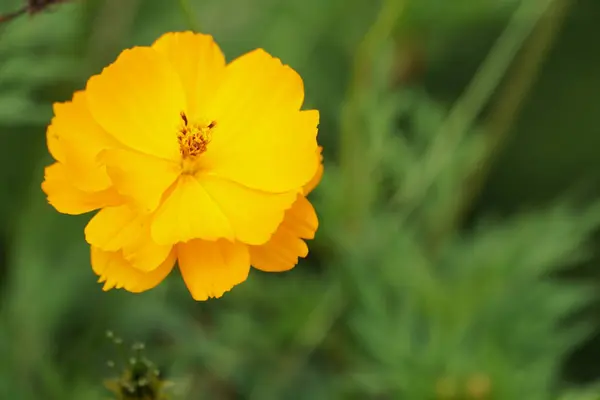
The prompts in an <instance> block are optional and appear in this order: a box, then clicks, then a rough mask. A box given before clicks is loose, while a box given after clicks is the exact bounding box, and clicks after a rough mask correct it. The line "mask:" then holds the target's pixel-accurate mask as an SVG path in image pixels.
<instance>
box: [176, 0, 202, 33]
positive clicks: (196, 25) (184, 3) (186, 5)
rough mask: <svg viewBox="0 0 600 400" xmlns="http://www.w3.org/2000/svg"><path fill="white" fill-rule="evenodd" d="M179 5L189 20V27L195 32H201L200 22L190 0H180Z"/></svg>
mask: <svg viewBox="0 0 600 400" xmlns="http://www.w3.org/2000/svg"><path fill="white" fill-rule="evenodd" d="M179 7H180V8H181V12H182V13H183V16H184V17H185V19H186V20H187V25H188V27H189V28H190V29H191V30H193V31H194V32H200V22H198V19H197V18H196V16H195V15H194V12H193V10H192V6H191V4H190V0H179Z"/></svg>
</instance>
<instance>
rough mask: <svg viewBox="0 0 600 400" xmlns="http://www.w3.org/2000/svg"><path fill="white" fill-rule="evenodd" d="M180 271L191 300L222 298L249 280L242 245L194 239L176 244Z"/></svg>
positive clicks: (244, 251) (245, 252) (245, 247)
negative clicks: (236, 286) (233, 288)
mask: <svg viewBox="0 0 600 400" xmlns="http://www.w3.org/2000/svg"><path fill="white" fill-rule="evenodd" d="M178 254H179V269H180V270H181V275H182V276H183V280H184V281H185V284H186V285H187V287H188V289H189V291H190V293H191V294H192V297H193V298H194V299H196V300H206V299H208V298H209V297H221V296H222V295H223V293H225V292H227V291H229V290H230V289H231V288H232V287H234V286H235V285H237V284H239V283H242V282H244V281H245V280H246V278H248V273H249V271H250V256H249V254H248V248H247V246H246V245H243V244H241V243H231V242H227V241H225V240H219V241H217V242H208V241H204V240H193V241H191V242H188V243H182V244H179V245H178Z"/></svg>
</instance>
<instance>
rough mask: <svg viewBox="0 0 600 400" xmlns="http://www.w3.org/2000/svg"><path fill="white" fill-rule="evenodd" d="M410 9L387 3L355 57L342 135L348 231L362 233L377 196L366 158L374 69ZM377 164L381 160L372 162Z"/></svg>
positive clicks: (392, 0)
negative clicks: (366, 104)
mask: <svg viewBox="0 0 600 400" xmlns="http://www.w3.org/2000/svg"><path fill="white" fill-rule="evenodd" d="M405 8H406V1H405V0H385V1H384V2H383V4H382V6H381V8H380V10H379V13H378V15H377V18H376V19H375V22H374V23H373V24H372V25H371V28H370V29H369V31H368V32H367V34H366V35H365V37H364V38H363V40H362V42H361V43H360V44H359V46H358V49H357V51H356V53H355V56H354V62H353V66H352V77H351V81H350V83H349V87H348V93H347V96H346V99H345V102H344V104H343V105H342V115H341V135H340V168H341V170H342V171H345V173H344V175H343V180H344V182H343V188H344V189H343V190H344V193H345V197H344V198H345V201H346V207H347V209H346V210H344V211H345V218H346V224H347V225H346V228H347V230H348V231H349V232H350V233H351V232H360V229H361V228H360V226H361V221H362V220H363V219H364V218H365V217H366V215H367V213H368V209H369V207H370V205H371V203H372V201H373V198H374V196H375V190H374V189H375V188H374V186H375V185H372V184H369V181H370V179H371V173H372V171H373V170H374V167H375V166H374V165H372V163H371V162H370V160H369V159H368V158H367V157H365V154H366V153H367V152H366V151H365V148H366V145H367V143H366V138H365V135H363V131H364V123H363V122H364V120H363V118H362V114H363V112H362V101H363V98H364V97H365V93H366V92H368V90H369V85H370V82H371V75H372V70H373V65H374V63H375V61H376V59H377V57H378V56H379V55H380V53H381V48H382V47H383V46H384V45H385V43H386V42H387V41H388V40H390V39H391V36H392V33H393V31H394V28H395V27H396V24H397V23H398V21H399V20H400V17H401V16H402V13H403V12H404V10H405ZM372 161H374V162H376V161H377V160H372Z"/></svg>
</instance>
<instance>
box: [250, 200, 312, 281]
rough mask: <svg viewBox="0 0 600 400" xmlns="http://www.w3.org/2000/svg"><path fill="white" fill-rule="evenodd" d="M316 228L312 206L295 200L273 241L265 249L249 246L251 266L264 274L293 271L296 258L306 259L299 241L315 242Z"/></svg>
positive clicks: (307, 202)
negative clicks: (308, 240)
mask: <svg viewBox="0 0 600 400" xmlns="http://www.w3.org/2000/svg"><path fill="white" fill-rule="evenodd" d="M318 225H319V222H318V219H317V214H316V213H315V210H314V208H313V206H312V205H311V204H310V202H309V201H308V200H307V199H306V197H304V196H298V199H297V200H296V202H295V203H294V205H293V206H292V208H290V209H289V210H288V211H287V212H286V213H285V218H284V220H283V222H282V223H281V225H280V226H279V228H278V229H277V232H275V234H274V235H273V237H272V238H271V239H270V240H269V241H268V242H267V243H265V244H264V245H261V246H248V247H249V250H250V260H251V263H252V266H253V267H254V268H256V269H259V270H261V271H266V272H281V271H287V270H290V269H292V268H294V266H296V264H298V257H302V258H304V257H306V256H307V255H308V247H307V246H306V243H305V242H304V241H303V240H302V239H312V238H314V236H315V232H316V231H317V228H318Z"/></svg>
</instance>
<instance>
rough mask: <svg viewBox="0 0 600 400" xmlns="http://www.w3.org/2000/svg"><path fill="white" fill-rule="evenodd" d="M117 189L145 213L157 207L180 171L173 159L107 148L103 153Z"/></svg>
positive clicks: (109, 173) (102, 158)
mask: <svg viewBox="0 0 600 400" xmlns="http://www.w3.org/2000/svg"><path fill="white" fill-rule="evenodd" d="M100 160H101V161H102V162H103V163H105V164H106V170H107V172H108V175H109V176H110V178H111V180H112V182H113V184H114V185H115V188H116V189H117V191H118V192H119V193H120V194H122V195H123V196H126V197H128V198H130V199H131V200H133V202H134V203H135V205H136V206H137V207H139V208H140V209H141V211H143V212H145V213H149V212H152V211H154V210H155V209H156V207H158V205H159V203H160V200H161V198H162V196H163V194H164V193H165V191H166V190H167V189H168V188H169V186H171V185H172V184H173V182H175V180H176V179H177V177H178V176H179V173H180V168H179V165H178V164H177V163H175V162H173V161H170V160H165V159H161V158H157V157H154V156H149V155H146V154H143V153H139V152H136V151H131V150H120V149H113V150H106V151H104V152H102V154H101V155H100Z"/></svg>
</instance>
